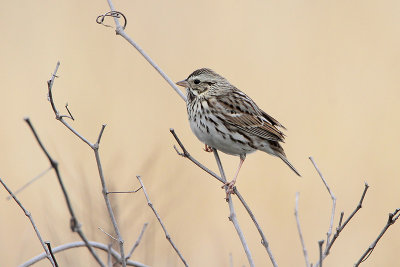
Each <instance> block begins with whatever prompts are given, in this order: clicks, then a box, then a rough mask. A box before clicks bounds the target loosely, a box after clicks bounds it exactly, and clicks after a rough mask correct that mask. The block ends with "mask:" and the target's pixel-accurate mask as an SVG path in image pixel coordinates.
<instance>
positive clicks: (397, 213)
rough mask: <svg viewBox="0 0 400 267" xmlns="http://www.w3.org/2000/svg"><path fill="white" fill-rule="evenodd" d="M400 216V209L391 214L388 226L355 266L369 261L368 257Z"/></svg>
mask: <svg viewBox="0 0 400 267" xmlns="http://www.w3.org/2000/svg"><path fill="white" fill-rule="evenodd" d="M399 216H400V209H396V210H395V211H394V212H393V213H389V218H388V220H387V222H386V225H385V226H384V227H383V229H382V231H381V232H380V234H379V235H378V237H377V238H376V239H375V240H374V242H372V244H371V245H370V246H369V247H368V248H367V250H366V251H365V252H364V254H363V255H362V256H361V258H360V259H359V260H358V261H357V262H356V263H355V264H354V266H356V267H357V266H359V265H360V264H361V263H362V262H364V261H365V260H367V259H368V257H369V256H370V255H371V254H372V252H373V251H374V248H375V247H376V245H377V244H378V242H379V240H380V239H381V237H382V236H383V235H384V234H385V232H386V230H387V229H389V227H390V226H391V225H393V224H394V223H395V222H396V221H397V219H398V218H399Z"/></svg>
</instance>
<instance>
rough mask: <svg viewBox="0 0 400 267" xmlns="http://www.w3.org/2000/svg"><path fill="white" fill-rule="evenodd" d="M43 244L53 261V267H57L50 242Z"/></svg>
mask: <svg viewBox="0 0 400 267" xmlns="http://www.w3.org/2000/svg"><path fill="white" fill-rule="evenodd" d="M44 243H45V244H46V246H47V248H48V249H49V252H50V255H51V258H52V259H53V261H54V265H55V267H58V263H57V260H56V257H54V254H53V251H52V249H51V244H50V242H49V241H46V242H44Z"/></svg>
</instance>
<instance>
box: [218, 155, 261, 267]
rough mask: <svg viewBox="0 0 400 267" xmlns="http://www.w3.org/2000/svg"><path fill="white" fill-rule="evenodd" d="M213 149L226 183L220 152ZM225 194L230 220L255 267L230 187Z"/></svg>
mask: <svg viewBox="0 0 400 267" xmlns="http://www.w3.org/2000/svg"><path fill="white" fill-rule="evenodd" d="M212 149H213V153H214V157H215V160H216V162H217V165H218V169H219V172H220V174H221V177H222V180H223V181H224V182H226V181H227V180H226V176H225V172H224V168H223V167H222V163H221V159H220V158H219V155H218V151H217V149H215V148H212ZM225 192H226V194H227V201H228V205H229V220H230V221H231V222H232V223H233V226H234V227H235V229H236V232H237V234H238V236H239V239H240V242H241V243H242V246H243V249H244V252H245V253H246V256H247V260H248V261H249V264H250V267H253V266H254V261H253V258H252V256H251V252H250V249H249V246H248V245H247V242H246V239H245V238H244V234H243V232H242V229H241V228H240V225H239V222H238V220H237V217H236V212H235V208H234V206H233V201H232V195H231V194H230V193H228V187H227V186H225Z"/></svg>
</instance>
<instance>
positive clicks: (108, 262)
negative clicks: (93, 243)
mask: <svg viewBox="0 0 400 267" xmlns="http://www.w3.org/2000/svg"><path fill="white" fill-rule="evenodd" d="M111 249H112V243H110V244H108V246H107V265H108V267H112V266H113V263H112V255H111Z"/></svg>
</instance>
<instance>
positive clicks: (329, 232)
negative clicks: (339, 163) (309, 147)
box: [310, 157, 336, 246]
mask: <svg viewBox="0 0 400 267" xmlns="http://www.w3.org/2000/svg"><path fill="white" fill-rule="evenodd" d="M310 160H311V162H312V164H313V165H314V167H315V169H316V170H317V172H318V174H319V177H321V179H322V182H323V183H324V185H325V187H326V189H327V190H328V193H329V195H330V196H331V198H332V212H331V220H330V222H329V228H328V232H327V233H326V245H327V246H328V245H329V243H330V238H331V235H332V228H333V221H334V219H335V211H336V197H335V195H334V194H333V192H332V190H331V189H330V187H329V185H328V183H327V182H326V180H325V178H324V176H323V175H322V173H321V171H320V170H319V168H318V166H317V164H316V163H315V161H314V159H313V158H312V157H310Z"/></svg>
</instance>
